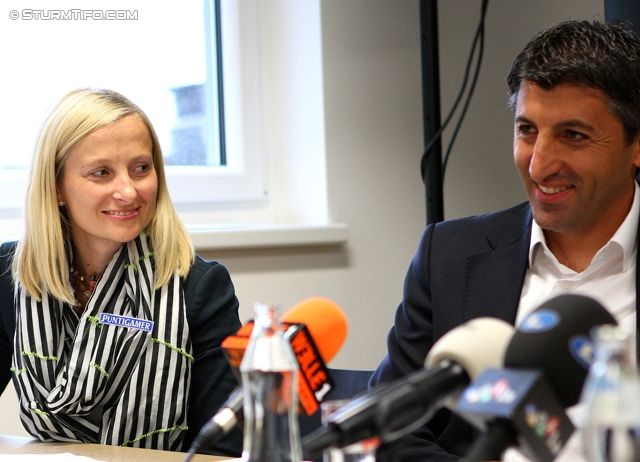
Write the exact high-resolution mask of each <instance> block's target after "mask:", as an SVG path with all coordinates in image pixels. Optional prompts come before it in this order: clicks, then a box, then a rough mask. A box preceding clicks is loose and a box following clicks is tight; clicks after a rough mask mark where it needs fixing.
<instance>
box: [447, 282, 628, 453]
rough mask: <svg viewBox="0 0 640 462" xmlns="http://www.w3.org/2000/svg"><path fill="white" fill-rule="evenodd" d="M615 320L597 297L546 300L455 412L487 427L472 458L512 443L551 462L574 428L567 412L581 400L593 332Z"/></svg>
mask: <svg viewBox="0 0 640 462" xmlns="http://www.w3.org/2000/svg"><path fill="white" fill-rule="evenodd" d="M603 324H617V323H616V320H615V319H614V317H613V316H612V315H611V313H609V312H608V311H607V310H606V309H605V308H603V307H602V305H600V304H599V303H598V302H596V301H595V300H593V299H591V298H589V297H584V296H581V295H573V294H565V295H560V296H558V297H555V298H552V299H551V300H548V301H547V302H545V303H543V304H542V305H541V306H540V307H539V308H537V309H536V310H535V311H534V312H533V313H531V315H529V316H528V317H527V318H526V319H525V320H524V321H523V323H522V324H521V325H520V326H519V327H518V329H517V330H516V332H515V334H514V335H513V338H512V339H511V341H510V342H509V345H508V346H507V350H506V353H505V357H504V366H505V368H503V369H488V370H486V371H484V372H483V373H482V374H481V375H479V376H478V377H477V378H476V379H475V380H474V382H473V383H472V384H471V385H470V386H469V387H468V388H467V389H466V390H465V391H464V392H463V393H462V395H461V396H460V398H459V400H458V402H457V403H456V406H455V408H454V411H455V412H456V413H457V414H459V415H461V416H462V417H464V418H465V419H466V420H468V421H469V422H470V423H472V424H473V425H475V426H476V427H478V428H480V429H482V430H485V432H484V434H483V435H481V436H480V437H479V438H478V440H476V442H475V443H474V444H473V445H472V447H471V449H470V450H469V452H468V453H467V455H466V458H467V460H497V459H500V458H501V455H502V453H503V452H504V451H505V450H506V449H507V448H508V447H512V446H517V447H518V449H519V450H520V451H521V452H523V453H524V454H525V455H527V456H528V457H530V458H531V459H533V460H538V461H552V460H553V459H554V458H555V457H556V456H557V455H558V453H559V452H560V450H561V449H562V447H563V446H564V445H565V443H566V442H567V440H568V439H569V437H570V436H571V434H572V433H573V431H574V430H575V428H574V426H573V424H572V423H571V421H570V420H569V418H568V417H567V415H566V414H565V412H564V409H565V408H567V407H570V406H573V405H574V404H576V403H577V402H578V401H579V399H580V393H581V390H582V386H583V384H584V381H585V379H586V377H587V374H588V371H589V365H590V362H591V352H592V348H591V340H590V337H589V334H590V331H591V329H592V328H593V327H595V326H600V325H603Z"/></svg>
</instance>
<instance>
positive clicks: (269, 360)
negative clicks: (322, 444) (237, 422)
mask: <svg viewBox="0 0 640 462" xmlns="http://www.w3.org/2000/svg"><path fill="white" fill-rule="evenodd" d="M254 309H255V321H254V327H253V332H252V334H251V338H250V339H249V344H248V345H247V350H246V352H245V354H244V357H243V359H242V363H241V364H240V372H241V373H242V386H243V388H244V421H245V424H244V442H243V451H242V460H243V461H244V462H300V459H301V458H302V449H301V444H300V430H299V428H298V415H297V407H298V398H297V391H298V385H297V380H298V363H297V361H296V358H295V355H294V353H293V350H292V349H291V345H290V344H289V342H288V341H287V340H285V338H284V335H283V332H282V330H281V328H280V322H279V319H278V315H277V313H276V308H275V307H274V306H270V305H264V304H262V303H256V304H255V305H254Z"/></svg>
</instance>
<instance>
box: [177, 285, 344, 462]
mask: <svg viewBox="0 0 640 462" xmlns="http://www.w3.org/2000/svg"><path fill="white" fill-rule="evenodd" d="M281 324H282V327H283V329H285V338H287V339H288V340H289V341H290V342H291V346H292V348H293V351H294V354H295V356H296V358H297V360H298V364H299V366H300V370H299V380H298V395H299V399H300V408H301V409H300V410H301V412H305V413H307V414H308V415H311V414H313V413H314V412H315V411H316V410H317V409H318V402H319V401H321V400H322V398H323V397H324V396H325V395H326V394H327V393H328V392H329V391H330V390H331V388H332V386H333V383H332V381H331V378H330V376H329V374H328V371H327V368H326V363H327V362H328V361H330V360H331V359H333V357H334V356H335V355H336V353H337V352H338V351H339V350H340V347H342V344H343V343H344V341H345V339H346V337H347V330H348V324H347V318H346V316H345V314H344V312H343V311H342V309H341V308H340V307H339V306H338V305H337V304H335V303H334V302H332V301H331V300H329V299H327V298H323V297H311V298H307V299H305V300H302V301H301V302H299V303H297V304H296V305H294V306H293V307H291V308H290V309H289V310H287V311H286V312H285V313H283V315H282V317H281ZM252 330H253V322H252V321H250V322H248V323H246V324H244V325H243V326H242V327H241V328H240V330H239V331H238V333H237V334H236V335H232V336H229V337H228V338H226V339H225V340H224V341H223V342H222V347H223V348H224V349H225V353H226V354H227V359H228V360H229V363H230V364H231V366H232V368H234V370H236V371H237V368H238V367H239V366H240V363H241V362H242V356H243V355H244V351H245V350H246V347H247V343H248V339H249V337H250V335H251V331H252ZM243 402H244V393H243V391H242V387H241V386H238V387H237V388H236V389H235V390H234V391H233V392H232V393H231V395H230V396H229V398H228V399H227V401H225V403H224V404H223V405H222V407H221V408H220V410H219V411H218V412H216V414H215V415H214V416H213V417H212V418H211V419H210V420H209V421H208V422H207V423H206V424H205V425H204V426H203V427H202V429H201V430H200V432H199V433H198V435H197V436H196V437H195V438H194V440H193V443H192V444H191V447H190V448H189V452H188V453H187V457H186V458H185V460H184V462H187V461H189V460H190V459H191V457H192V455H193V454H196V453H198V452H201V451H202V450H204V449H206V448H208V447H211V446H212V445H214V444H215V443H217V442H218V441H220V439H222V437H224V436H225V435H226V434H227V433H229V432H230V431H231V429H232V428H233V427H234V426H235V425H237V424H239V423H240V422H241V421H242V408H243Z"/></svg>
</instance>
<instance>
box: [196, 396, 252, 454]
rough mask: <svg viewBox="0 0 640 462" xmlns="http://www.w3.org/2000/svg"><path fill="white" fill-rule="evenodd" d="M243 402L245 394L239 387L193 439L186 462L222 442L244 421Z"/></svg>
mask: <svg viewBox="0 0 640 462" xmlns="http://www.w3.org/2000/svg"><path fill="white" fill-rule="evenodd" d="M243 401H244V393H243V391H242V387H240V386H238V387H236V389H235V390H234V391H233V393H231V395H230V396H229V398H227V400H226V401H225V402H224V404H223V405H222V407H220V410H218V412H216V414H215V415H214V416H213V417H212V418H211V419H210V420H209V422H207V425H205V426H204V427H202V429H201V430H200V432H199V433H198V435H197V436H196V437H195V438H194V439H193V443H191V447H190V448H189V452H188V456H187V458H186V459H185V461H187V460H189V459H190V457H189V456H190V455H192V454H196V453H198V452H199V451H201V450H203V449H205V448H207V447H209V446H211V445H212V444H214V443H216V442H218V441H220V439H222V437H223V436H225V435H226V434H227V433H229V432H230V431H231V429H233V427H234V426H235V425H236V424H237V423H239V422H240V421H242V416H243V414H242V406H243Z"/></svg>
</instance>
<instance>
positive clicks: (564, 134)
mask: <svg viewBox="0 0 640 462" xmlns="http://www.w3.org/2000/svg"><path fill="white" fill-rule="evenodd" d="M508 84H509V91H510V95H511V99H510V106H511V108H512V109H513V111H514V115H515V123H514V158H515V164H516V166H517V168H518V170H519V172H520V175H521V177H522V181H523V183H524V185H525V188H526V190H527V193H528V197H529V200H528V202H526V203H523V204H520V205H517V206H515V207H513V208H511V209H507V210H503V211H500V212H497V213H493V214H489V215H484V216H479V217H472V218H465V219H460V220H453V221H448V222H443V223H439V224H436V225H430V226H428V227H427V229H426V230H425V232H424V234H423V237H422V240H421V243H420V247H419V249H418V252H417V254H416V256H415V257H414V259H413V261H412V263H411V266H410V268H409V271H408V273H407V276H406V279H405V287H404V297H403V301H402V303H401V304H400V306H399V307H398V310H397V312H396V318H395V324H394V326H393V328H392V329H391V331H390V333H389V336H388V355H387V357H386V358H385V359H384V360H383V361H382V363H381V364H380V366H379V367H378V369H377V370H376V372H375V373H374V376H373V377H372V381H371V384H373V385H375V384H377V383H380V382H385V381H389V380H393V379H396V378H398V377H401V376H403V375H405V374H407V373H409V372H411V371H413V370H416V369H419V368H421V367H423V363H424V359H425V356H426V354H427V352H428V351H429V349H430V348H431V346H432V345H433V343H434V342H435V341H437V340H438V339H439V338H440V337H441V336H442V335H443V334H444V333H446V332H447V331H449V330H451V329H452V328H454V327H456V326H458V325H460V324H462V323H464V322H465V321H467V320H469V319H471V318H475V317H479V316H495V317H499V318H502V319H504V320H506V321H508V322H510V323H512V324H516V325H517V324H518V323H519V322H520V321H521V320H522V319H523V318H524V317H525V316H526V315H527V314H528V313H530V312H531V311H532V310H533V309H535V308H536V307H537V306H538V305H539V304H540V303H542V302H544V301H545V300H547V299H549V298H550V297H552V296H555V295H557V294H559V293H563V292H574V293H580V294H584V295H588V296H591V297H593V298H595V299H597V300H598V301H600V302H601V303H602V304H603V305H604V306H605V307H606V308H608V309H609V310H610V311H611V312H612V313H613V314H614V316H615V317H616V319H617V320H618V322H619V323H620V324H621V325H622V326H623V327H624V328H625V329H626V330H627V332H628V333H629V335H631V336H633V338H634V339H635V336H636V330H637V321H636V311H637V300H638V296H637V295H638V292H637V291H638V288H639V287H640V284H638V280H637V276H638V274H639V272H638V270H637V261H638V258H637V252H638V246H637V240H638V239H637V235H638V220H639V216H640V195H639V194H638V191H639V187H638V184H637V183H636V180H635V177H636V172H637V169H638V167H640V135H639V133H640V39H638V37H637V36H636V35H635V34H634V33H633V32H631V31H630V30H629V29H628V28H627V27H625V26H624V25H622V24H620V23H610V24H603V23H600V22H595V21H594V22H589V21H568V22H564V23H561V24H558V25H556V26H554V27H552V28H550V29H548V30H546V31H544V32H541V33H540V34H538V35H536V36H535V37H534V38H533V39H532V40H531V41H530V42H529V44H527V46H526V47H525V48H524V50H523V51H522V52H521V53H520V54H519V55H518V57H517V58H516V60H515V61H514V64H513V67H512V69H511V71H510V72H509V75H508ZM473 437H474V433H473V431H472V429H471V427H470V426H469V425H467V424H466V423H464V422H463V421H462V420H461V419H459V418H458V417H456V416H454V415H452V414H451V412H449V411H447V410H441V411H439V412H438V413H437V414H436V416H435V417H434V418H433V419H432V420H431V421H430V422H429V423H428V424H427V425H425V426H423V427H422V428H421V429H419V430H418V431H416V432H414V433H413V434H411V435H409V436H407V437H405V438H404V439H403V440H402V442H401V446H400V448H399V453H400V456H401V457H400V458H401V460H403V461H412V462H415V461H422V460H439V461H440V460H458V459H459V457H460V456H463V455H464V454H465V452H466V451H467V450H468V448H469V446H470V443H471V441H472V440H473ZM580 446H581V445H580V443H579V441H576V439H574V440H572V441H570V443H569V444H568V445H567V447H565V449H564V451H563V453H562V454H561V455H560V458H559V459H558V460H563V461H564V460H584V455H583V454H581V447H580Z"/></svg>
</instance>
